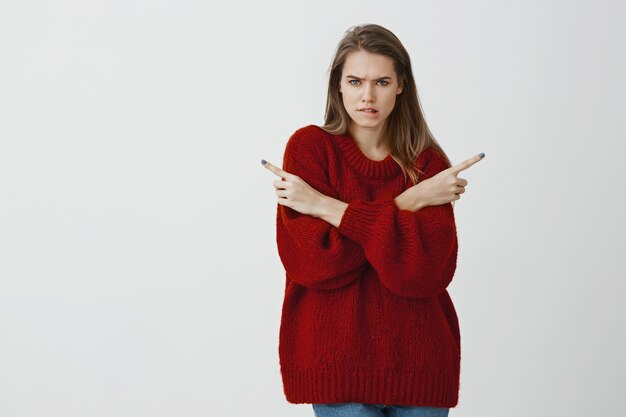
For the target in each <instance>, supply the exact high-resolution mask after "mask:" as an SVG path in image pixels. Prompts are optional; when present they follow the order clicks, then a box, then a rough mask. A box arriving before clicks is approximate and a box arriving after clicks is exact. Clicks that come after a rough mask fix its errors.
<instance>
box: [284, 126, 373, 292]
mask: <svg viewBox="0 0 626 417" xmlns="http://www.w3.org/2000/svg"><path fill="white" fill-rule="evenodd" d="M313 133H314V132H313ZM313 133H312V132H311V130H310V129H309V130H304V128H303V129H300V130H297V131H296V132H295V133H294V134H293V135H292V136H291V138H290V139H289V141H288V142H287V145H286V148H285V153H284V157H283V170H285V171H287V172H289V173H291V174H294V175H297V176H299V177H300V178H301V179H302V180H304V181H305V182H306V183H307V184H309V185H310V186H311V187H313V188H315V189H316V190H317V191H319V192H321V193H322V194H324V195H327V196H331V197H335V198H336V192H335V190H334V189H333V188H332V187H331V185H330V181H329V179H328V177H329V176H328V154H327V153H326V152H325V150H324V143H323V142H321V141H323V140H324V138H323V137H319V135H314V134H313ZM276 241H277V245H278V254H279V256H280V259H281V261H282V263H283V266H284V267H285V271H286V273H287V276H288V277H289V278H290V279H292V280H293V281H295V282H296V283H298V284H300V285H303V286H306V287H309V288H315V289H335V288H340V287H343V286H346V285H348V284H350V283H351V282H353V281H355V280H357V279H358V278H359V277H360V276H361V275H362V272H363V269H364V268H365V267H366V266H367V260H366V259H365V253H364V251H363V248H362V247H361V246H360V245H359V244H358V243H356V242H354V241H352V240H351V239H350V238H348V237H346V236H344V235H342V234H341V233H339V231H338V230H337V228H336V227H334V226H333V225H331V224H330V223H328V222H326V221H325V220H322V219H320V218H317V217H313V216H310V215H306V214H302V213H299V212H298V211H296V210H294V209H292V208H290V207H287V206H284V205H280V204H278V207H277V214H276Z"/></svg>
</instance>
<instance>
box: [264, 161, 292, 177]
mask: <svg viewBox="0 0 626 417" xmlns="http://www.w3.org/2000/svg"><path fill="white" fill-rule="evenodd" d="M263 166H264V167H265V168H267V169H269V170H270V171H272V172H273V173H274V174H276V175H278V176H279V177H281V178H288V177H290V176H291V174H290V173H288V172H287V171H284V170H282V169H280V168H279V167H277V166H276V165H274V164H271V163H270V162H268V161H265V163H264V164H263Z"/></svg>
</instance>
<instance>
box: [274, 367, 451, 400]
mask: <svg viewBox="0 0 626 417" xmlns="http://www.w3.org/2000/svg"><path fill="white" fill-rule="evenodd" d="M281 373H282V378H283V389H284V392H285V397H286V399H287V401H288V402H290V403H294V404H303V403H307V404H313V403H338V402H363V403H369V404H395V405H406V406H409V405H413V406H430V407H450V408H451V407H455V406H456V405H457V403H458V397H459V378H458V374H454V373H453V374H443V373H441V374H433V373H426V372H419V371H414V372H411V371H402V372H389V371H357V370H353V371H337V370H328V369H326V370H324V369H320V370H317V369H292V368H289V369H284V368H281Z"/></svg>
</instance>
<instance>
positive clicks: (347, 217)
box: [337, 199, 397, 244]
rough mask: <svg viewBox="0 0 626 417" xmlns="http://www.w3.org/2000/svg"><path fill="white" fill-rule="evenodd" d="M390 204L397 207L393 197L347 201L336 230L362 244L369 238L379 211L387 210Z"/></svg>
mask: <svg viewBox="0 0 626 417" xmlns="http://www.w3.org/2000/svg"><path fill="white" fill-rule="evenodd" d="M390 206H393V207H392V208H397V206H396V202H395V200H394V199H384V200H376V201H363V200H353V201H352V202H350V203H348V207H347V208H346V211H345V212H344V213H343V217H342V218H341V222H340V223H339V226H337V230H338V231H339V233H341V234H343V235H345V236H347V237H349V238H350V239H352V240H354V241H355V242H358V243H360V244H364V243H365V242H366V241H367V240H369V239H370V237H371V236H372V233H373V232H374V229H375V228H376V224H377V222H378V221H380V213H381V211H383V210H389V207H390Z"/></svg>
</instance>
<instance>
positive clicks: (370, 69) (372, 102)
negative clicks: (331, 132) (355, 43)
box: [339, 50, 402, 128]
mask: <svg viewBox="0 0 626 417" xmlns="http://www.w3.org/2000/svg"><path fill="white" fill-rule="evenodd" d="M339 91H340V92H341V96H342V99H343V105H344V107H345V108H346V111H347V112H348V114H349V115H350V118H351V119H352V121H353V123H356V124H357V125H359V126H361V127H364V128H377V127H378V128H380V127H382V126H383V124H384V122H385V119H386V118H387V116H389V114H391V111H392V110H393V108H394V106H395V104H396V95H398V94H400V93H401V92H402V86H400V85H399V84H398V79H397V76H396V72H395V70H394V66H393V60H392V59H391V58H389V57H388V56H385V55H380V54H372V53H369V52H366V51H363V50H359V51H356V52H352V53H351V54H349V55H348V56H347V57H346V60H345V62H344V66H343V71H342V74H341V82H340V83H339Z"/></svg>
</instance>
